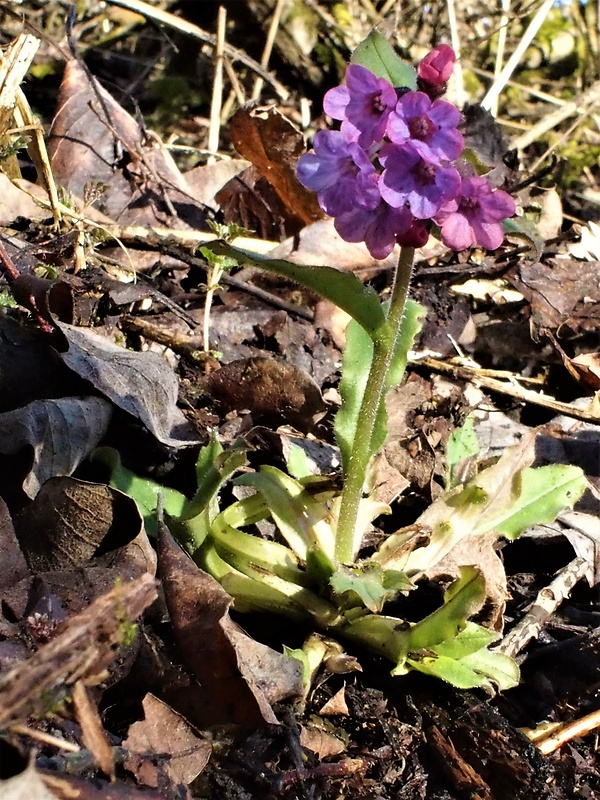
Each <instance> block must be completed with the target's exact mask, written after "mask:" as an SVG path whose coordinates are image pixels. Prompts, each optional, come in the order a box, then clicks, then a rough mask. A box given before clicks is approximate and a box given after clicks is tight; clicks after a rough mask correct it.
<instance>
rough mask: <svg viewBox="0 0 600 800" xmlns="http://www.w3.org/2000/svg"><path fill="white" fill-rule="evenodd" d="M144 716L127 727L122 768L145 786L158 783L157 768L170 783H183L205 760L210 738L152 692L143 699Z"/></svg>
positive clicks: (207, 757)
mask: <svg viewBox="0 0 600 800" xmlns="http://www.w3.org/2000/svg"><path fill="white" fill-rule="evenodd" d="M142 706H143V708H144V719H143V720H142V721H141V722H134V723H133V725H131V726H130V727H129V731H128V732H127V738H126V739H125V741H124V742H123V747H124V748H126V749H127V750H129V756H128V757H127V759H126V760H125V762H124V766H125V768H126V769H128V770H130V771H131V772H133V774H134V775H135V776H136V778H137V779H138V780H139V781H140V782H141V783H145V784H146V786H159V785H160V783H159V775H158V771H159V770H164V772H165V773H166V774H167V776H168V777H169V779H170V780H171V781H172V782H173V784H174V785H176V786H177V785H179V784H183V785H184V786H187V785H188V784H190V783H191V782H192V781H193V780H194V779H195V778H197V777H198V775H200V773H201V772H202V771H203V770H204V768H205V767H206V765H207V764H208V760H209V758H210V754H211V751H212V747H211V744H210V741H209V740H208V739H206V738H204V737H202V736H201V735H199V734H197V733H195V732H194V731H193V729H192V728H191V726H190V725H189V723H188V722H187V721H186V720H185V718H184V717H182V716H181V715H180V714H178V713H177V712H176V711H173V709H172V708H171V707H170V706H168V705H167V704H166V703H163V702H162V701H161V700H159V699H158V698H156V697H154V695H152V694H147V695H146V696H145V697H144V699H143V701H142Z"/></svg>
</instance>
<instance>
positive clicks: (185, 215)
mask: <svg viewBox="0 0 600 800" xmlns="http://www.w3.org/2000/svg"><path fill="white" fill-rule="evenodd" d="M92 80H93V83H92ZM48 151H49V153H50V161H51V165H52V171H53V173H54V178H55V180H56V182H57V183H58V184H60V185H61V186H63V187H64V188H65V189H67V190H68V191H69V192H71V193H72V194H74V195H75V196H76V197H78V198H80V200H83V199H84V197H85V195H86V185H87V187H88V188H89V187H90V186H91V185H92V184H96V185H100V186H103V187H105V189H106V191H104V192H102V191H101V192H99V193H97V197H96V199H95V203H94V205H95V207H96V208H98V209H100V210H101V211H103V212H104V213H105V214H107V215H108V216H109V217H111V218H112V219H113V220H114V221H115V222H119V223H120V224H130V225H167V226H169V225H170V226H172V227H189V226H193V227H200V226H201V225H202V223H203V222H204V215H203V213H202V210H201V208H200V206H199V204H198V203H197V202H196V201H195V199H194V197H193V196H192V194H191V192H190V191H189V188H188V186H187V184H186V182H185V179H184V177H183V176H182V174H181V173H180V171H179V169H178V168H177V165H176V164H175V162H174V161H173V159H172V157H171V155H170V154H169V152H168V151H167V150H166V148H164V147H163V146H162V145H161V144H160V143H159V142H158V141H157V139H156V137H154V138H152V137H147V136H145V135H144V133H143V132H142V130H141V128H140V126H139V125H138V123H137V122H136V121H135V120H134V119H133V117H132V116H131V115H130V114H128V113H127V112H126V111H125V109H124V108H122V106H120V105H119V104H118V103H117V102H116V101H115V100H114V99H113V98H112V97H111V96H110V95H109V94H108V92H106V91H105V90H104V89H103V88H102V87H101V85H100V84H99V83H98V82H97V81H96V80H95V79H91V78H90V76H89V75H87V74H86V73H85V72H84V70H83V69H82V67H81V66H80V65H79V64H78V62H77V61H75V60H72V59H71V60H69V61H67V63H66V66H65V73H64V77H63V81H62V84H61V88H60V95H59V99H58V106H57V112H56V115H55V117H54V120H53V122H52V128H51V130H50V137H49V142H48ZM173 211H175V215H174V214H173V213H172V212H173Z"/></svg>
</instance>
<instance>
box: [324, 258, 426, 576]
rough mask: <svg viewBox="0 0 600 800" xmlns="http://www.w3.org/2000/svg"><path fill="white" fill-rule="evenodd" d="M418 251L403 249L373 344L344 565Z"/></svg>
mask: <svg viewBox="0 0 600 800" xmlns="http://www.w3.org/2000/svg"><path fill="white" fill-rule="evenodd" d="M414 253H415V251H414V248H413V247H403V248H402V250H401V252H400V258H399V260H398V266H397V268H396V275H395V278H394V286H393V288H392V296H391V299H390V305H389V309H388V314H387V319H386V323H385V325H383V326H382V329H381V332H380V333H379V334H378V335H377V337H376V339H375V341H374V344H373V360H372V361H371V368H370V370H369V377H368V378H367V383H366V386H365V393H364V395H363V398H362V402H361V407H360V413H359V415H358V421H357V425H356V433H355V436H354V442H353V444H352V452H351V454H350V458H349V459H348V471H347V473H346V475H345V476H344V488H343V490H342V499H341V505H340V516H339V520H338V526H337V532H336V540H335V556H336V558H337V560H338V561H339V562H340V563H342V564H350V563H352V561H353V560H354V557H355V550H356V549H357V547H358V544H359V543H356V542H355V538H356V523H357V519H358V512H359V508H360V501H361V499H362V492H363V486H364V483H365V478H366V475H367V469H368V466H369V461H370V460H371V455H372V449H371V441H372V439H373V431H374V429H375V423H376V420H377V414H378V411H379V408H380V405H381V402H382V401H383V399H384V393H385V390H386V380H387V376H388V372H389V368H390V364H391V362H392V356H393V354H394V349H395V346H396V341H397V339H398V334H399V331H400V323H401V321H402V315H403V314H404V306H405V305H406V298H407V295H408V286H409V283H410V277H411V274H412V266H413V258H414Z"/></svg>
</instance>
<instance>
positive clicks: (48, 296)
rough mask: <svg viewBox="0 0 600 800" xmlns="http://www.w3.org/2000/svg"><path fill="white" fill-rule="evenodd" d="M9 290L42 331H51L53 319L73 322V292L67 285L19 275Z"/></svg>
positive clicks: (32, 276) (61, 282)
mask: <svg viewBox="0 0 600 800" xmlns="http://www.w3.org/2000/svg"><path fill="white" fill-rule="evenodd" d="M10 288H11V292H12V295H13V297H14V299H15V300H16V301H17V303H19V305H22V306H23V308H26V309H28V310H29V311H31V312H32V314H33V315H34V317H35V319H36V320H37V323H38V325H40V327H41V328H42V330H46V331H51V330H52V328H53V327H54V325H55V318H57V319H60V320H61V321H62V322H69V323H71V322H73V292H72V291H71V287H70V286H69V284H68V283H65V282H63V281H50V280H47V279H46V278H39V277H38V276H37V275H19V276H18V277H17V278H16V279H15V280H14V281H12V283H11V285H10Z"/></svg>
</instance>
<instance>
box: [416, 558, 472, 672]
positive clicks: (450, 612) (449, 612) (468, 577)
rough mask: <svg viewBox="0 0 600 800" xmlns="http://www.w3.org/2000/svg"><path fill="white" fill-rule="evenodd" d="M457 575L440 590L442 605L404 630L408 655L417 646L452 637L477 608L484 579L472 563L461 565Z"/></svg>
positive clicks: (428, 645)
mask: <svg viewBox="0 0 600 800" xmlns="http://www.w3.org/2000/svg"><path fill="white" fill-rule="evenodd" d="M460 572H461V576H460V578H458V580H456V581H454V582H453V583H451V584H450V586H449V587H448V589H447V590H446V592H445V594H444V605H443V606H441V607H440V608H438V609H436V611H434V612H433V613H432V614H430V615H429V616H428V617H425V619H423V620H421V621H420V622H417V623H416V624H415V625H413V626H411V628H410V629H409V630H408V631H406V632H405V634H404V635H405V636H406V640H407V646H406V649H407V652H408V654H409V655H411V657H413V654H415V653H416V652H417V651H419V650H429V649H432V648H434V647H435V646H436V645H438V644H440V643H442V642H447V641H452V640H453V639H455V638H456V637H457V636H458V634H459V633H461V631H463V630H464V629H465V627H466V625H467V618H468V617H470V616H471V615H473V614H474V613H475V612H476V611H478V610H479V609H480V608H481V606H482V604H483V601H484V598H485V580H484V578H483V575H482V574H481V572H480V571H479V570H478V569H476V567H461V570H460Z"/></svg>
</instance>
